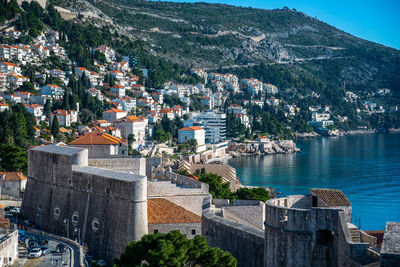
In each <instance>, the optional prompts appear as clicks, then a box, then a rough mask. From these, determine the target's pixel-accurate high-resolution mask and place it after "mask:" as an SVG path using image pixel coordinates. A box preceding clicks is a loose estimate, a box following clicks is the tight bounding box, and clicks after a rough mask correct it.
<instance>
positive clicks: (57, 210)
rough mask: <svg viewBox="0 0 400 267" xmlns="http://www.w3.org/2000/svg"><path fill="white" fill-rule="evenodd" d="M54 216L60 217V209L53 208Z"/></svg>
mask: <svg viewBox="0 0 400 267" xmlns="http://www.w3.org/2000/svg"><path fill="white" fill-rule="evenodd" d="M54 215H56V216H59V215H60V209H59V208H55V209H54Z"/></svg>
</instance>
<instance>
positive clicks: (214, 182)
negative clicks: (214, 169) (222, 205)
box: [195, 173, 234, 199]
mask: <svg viewBox="0 0 400 267" xmlns="http://www.w3.org/2000/svg"><path fill="white" fill-rule="evenodd" d="M195 175H198V178H199V181H200V182H203V183H206V184H208V185H209V192H210V194H212V196H213V198H217V199H220V198H222V199H233V198H234V197H233V194H232V192H231V190H230V188H229V183H223V182H222V177H221V176H219V175H217V174H214V173H203V174H199V173H196V174H195Z"/></svg>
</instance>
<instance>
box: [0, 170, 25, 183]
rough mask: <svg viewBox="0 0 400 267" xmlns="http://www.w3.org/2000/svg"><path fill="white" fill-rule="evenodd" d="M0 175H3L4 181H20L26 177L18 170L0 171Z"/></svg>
mask: <svg viewBox="0 0 400 267" xmlns="http://www.w3.org/2000/svg"><path fill="white" fill-rule="evenodd" d="M0 175H5V176H4V180H5V181H22V180H26V179H27V178H26V177H25V176H24V175H23V174H22V173H20V172H0Z"/></svg>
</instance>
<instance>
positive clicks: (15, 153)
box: [0, 144, 28, 174]
mask: <svg viewBox="0 0 400 267" xmlns="http://www.w3.org/2000/svg"><path fill="white" fill-rule="evenodd" d="M0 155H1V156H0V159H1V161H0V170H2V171H17V172H23V173H24V174H27V169H28V153H27V152H26V151H24V150H23V149H22V148H21V147H19V146H16V145H13V144H1V145H0Z"/></svg>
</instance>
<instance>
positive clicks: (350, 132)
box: [338, 129, 378, 136]
mask: <svg viewBox="0 0 400 267" xmlns="http://www.w3.org/2000/svg"><path fill="white" fill-rule="evenodd" d="M377 132H378V131H377V130H376V129H365V130H349V131H343V130H340V131H339V135H338V136H346V135H356V134H374V133H377Z"/></svg>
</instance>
